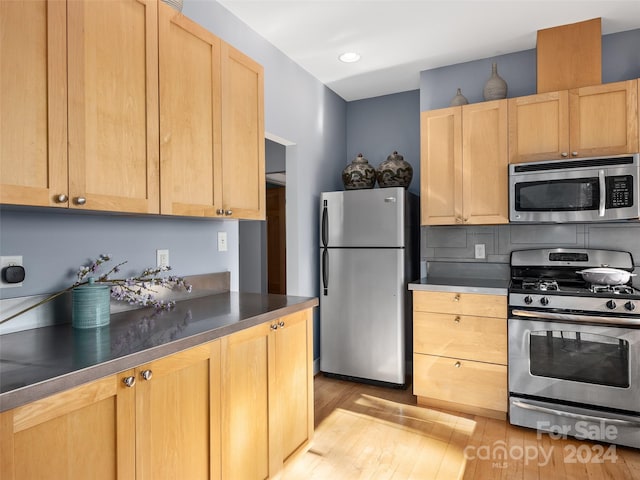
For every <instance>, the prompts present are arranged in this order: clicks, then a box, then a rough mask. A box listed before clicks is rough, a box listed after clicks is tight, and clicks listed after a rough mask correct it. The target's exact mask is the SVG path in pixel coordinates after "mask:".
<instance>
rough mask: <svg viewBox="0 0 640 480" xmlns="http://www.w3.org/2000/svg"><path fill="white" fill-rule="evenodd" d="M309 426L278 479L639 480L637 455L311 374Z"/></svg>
mask: <svg viewBox="0 0 640 480" xmlns="http://www.w3.org/2000/svg"><path fill="white" fill-rule="evenodd" d="M315 423H316V431H315V435H314V439H313V442H312V443H311V446H310V448H309V450H308V451H307V452H304V453H301V454H299V455H298V456H297V457H296V458H294V459H292V460H291V461H290V462H289V463H288V464H287V466H286V467H285V469H284V471H283V472H282V476H281V478H283V479H286V480H300V479H305V480H310V479H316V480H341V479H344V480H357V479H368V480H387V479H389V480H391V479H393V480H408V479H416V480H418V479H419V480H431V479H442V480H454V479H464V480H470V479H478V480H492V479H508V480H512V479H539V480H547V479H576V480H583V479H612V480H613V479H615V480H625V479H637V480H640V450H636V449H631V448H623V447H620V446H615V447H611V450H608V449H609V445H608V444H596V443H591V442H578V441H576V440H573V439H571V440H562V439H560V440H553V439H551V438H550V437H549V436H548V435H544V434H541V435H540V436H539V438H538V435H537V432H536V431H535V430H532V429H528V428H520V427H515V426H512V425H510V424H508V423H507V422H505V421H500V420H493V419H489V418H484V417H478V416H473V415H466V414H460V413H455V412H446V411H443V410H436V409H431V408H422V407H418V406H416V402H415V397H414V396H413V395H412V394H411V387H409V388H408V389H407V390H393V389H387V388H380V387H374V386H370V385H363V384H359V383H353V382H345V381H340V380H335V379H330V378H326V377H324V376H322V375H318V376H317V377H316V379H315ZM500 447H503V449H501V448H500ZM505 449H506V450H505ZM505 451H506V455H504V453H503V452H505ZM492 455H495V456H496V458H491V456H492Z"/></svg>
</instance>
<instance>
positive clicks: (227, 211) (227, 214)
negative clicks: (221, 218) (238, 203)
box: [224, 210, 233, 217]
mask: <svg viewBox="0 0 640 480" xmlns="http://www.w3.org/2000/svg"><path fill="white" fill-rule="evenodd" d="M224 214H225V215H226V216H227V217H228V216H229V215H233V210H225V211H224Z"/></svg>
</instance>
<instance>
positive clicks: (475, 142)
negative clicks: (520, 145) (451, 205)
mask: <svg viewBox="0 0 640 480" xmlns="http://www.w3.org/2000/svg"><path fill="white" fill-rule="evenodd" d="M508 163H509V161H508V154H507V101H506V100H496V101H493V102H482V103H476V104H473V105H465V106H463V107H462V192H463V199H462V221H463V223H465V224H481V225H482V224H497V223H509V201H508V197H509V190H508Z"/></svg>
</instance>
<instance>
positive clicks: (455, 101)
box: [449, 89, 469, 107]
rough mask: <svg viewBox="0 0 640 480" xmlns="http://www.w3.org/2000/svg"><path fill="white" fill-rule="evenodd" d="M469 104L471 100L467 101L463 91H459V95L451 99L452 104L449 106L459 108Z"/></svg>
mask: <svg viewBox="0 0 640 480" xmlns="http://www.w3.org/2000/svg"><path fill="white" fill-rule="evenodd" d="M468 103H469V100H467V97H465V96H464V95H462V90H460V89H458V93H456V96H455V97H453V98H452V99H451V103H449V106H450V107H457V106H458V105H466V104H468Z"/></svg>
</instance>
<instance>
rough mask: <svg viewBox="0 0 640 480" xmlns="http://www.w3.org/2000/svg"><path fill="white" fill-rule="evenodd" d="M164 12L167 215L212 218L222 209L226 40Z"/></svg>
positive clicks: (162, 57)
mask: <svg viewBox="0 0 640 480" xmlns="http://www.w3.org/2000/svg"><path fill="white" fill-rule="evenodd" d="M158 8H159V35H160V40H159V44H160V139H161V141H160V170H161V175H160V182H161V188H160V198H161V212H162V213H163V214H174V215H190V216H201V217H212V216H214V215H216V210H217V209H218V208H221V205H222V191H221V188H222V180H221V168H220V156H221V150H220V148H221V135H222V133H221V128H220V125H221V112H220V40H219V39H218V38H217V37H216V36H215V35H213V34H211V33H210V32H208V31H207V30H206V29H204V28H203V27H201V26H200V25H198V24H196V23H195V22H192V21H191V20H189V19H188V18H187V17H185V16H183V15H180V14H179V13H178V12H176V11H175V10H174V9H172V8H171V7H169V6H168V5H164V4H163V3H162V2H160V3H159V4H158Z"/></svg>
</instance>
